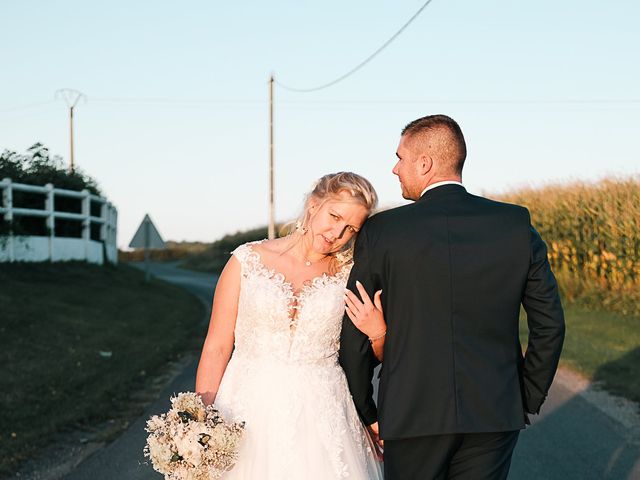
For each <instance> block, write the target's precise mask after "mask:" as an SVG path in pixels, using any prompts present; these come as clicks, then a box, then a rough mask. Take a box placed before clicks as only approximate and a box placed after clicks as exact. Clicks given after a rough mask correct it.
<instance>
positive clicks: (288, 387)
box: [215, 242, 382, 480]
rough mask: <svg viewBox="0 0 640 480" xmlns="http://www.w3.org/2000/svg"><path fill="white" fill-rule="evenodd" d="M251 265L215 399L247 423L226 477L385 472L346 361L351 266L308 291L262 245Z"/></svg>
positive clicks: (324, 479)
mask: <svg viewBox="0 0 640 480" xmlns="http://www.w3.org/2000/svg"><path fill="white" fill-rule="evenodd" d="M255 243H257V242H252V243H248V244H244V245H242V246H240V247H238V248H237V249H236V250H235V251H234V252H233V254H234V255H235V257H236V258H237V259H238V260H239V262H240V264H241V267H242V279H241V286H240V300H239V303H238V315H237V320H236V327H235V350H234V352H233V355H232V357H231V360H230V361H229V364H228V366H227V369H226V371H225V373H224V376H223V378H222V382H221V383H220V387H219V389H218V394H217V396H216V400H215V406H216V408H218V409H219V410H220V412H221V413H222V415H223V416H224V417H225V418H226V419H229V420H233V421H244V422H246V429H245V435H244V438H243V441H242V445H241V448H240V451H239V460H238V463H237V464H236V465H235V467H234V468H233V470H231V471H230V472H228V473H226V474H225V475H224V476H223V479H225V480H231V479H242V480H286V479H295V480H314V479H317V480H328V479H339V478H340V479H341V478H348V479H362V480H370V479H374V480H375V479H381V478H382V473H381V466H380V464H379V463H378V461H377V460H376V458H375V454H374V451H373V447H372V443H371V440H370V438H369V436H368V434H367V433H366V431H365V429H364V427H363V425H362V423H361V421H360V419H359V417H358V415H357V413H356V409H355V406H354V405H353V401H352V399H351V394H350V393H349V389H348V386H347V381H346V378H345V376H344V373H343V371H342V369H341V368H340V365H339V364H338V347H339V342H340V328H341V325H342V317H343V314H344V300H343V293H344V288H345V285H346V282H347V277H348V275H349V270H350V268H351V266H350V265H347V266H345V267H343V268H342V270H341V271H340V272H338V273H337V274H336V275H335V276H328V275H323V276H321V277H317V278H315V279H314V280H312V281H311V282H310V283H309V284H308V285H306V286H305V287H303V289H302V290H301V291H300V292H294V290H293V286H292V285H291V284H290V283H288V282H287V281H285V278H284V276H283V275H282V274H279V273H277V272H275V271H273V270H268V269H267V268H266V267H265V266H264V264H263V263H262V261H261V258H260V255H259V254H258V253H257V252H256V251H255V250H253V249H252V245H253V244H255Z"/></svg>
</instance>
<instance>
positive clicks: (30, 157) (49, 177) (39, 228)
mask: <svg viewBox="0 0 640 480" xmlns="http://www.w3.org/2000/svg"><path fill="white" fill-rule="evenodd" d="M4 178H10V179H11V181H12V182H15V183H25V184H29V185H41V186H42V185H46V184H47V183H51V184H53V185H54V186H55V187H56V188H63V189H67V190H75V191H81V190H85V189H86V190H88V191H89V192H91V193H92V194H94V195H99V196H100V195H101V193H100V188H99V187H98V184H97V183H96V181H95V180H94V179H93V178H91V177H89V176H88V175H86V174H84V173H83V172H82V171H81V170H78V169H76V170H75V171H73V172H70V171H68V170H67V168H66V167H65V166H64V164H63V161H62V157H60V156H58V155H54V156H51V155H50V154H49V149H48V148H47V147H45V146H44V145H42V144H41V143H35V144H34V145H32V146H31V147H30V148H28V149H27V152H26V154H18V153H16V152H13V151H10V150H4V151H3V152H2V153H1V154H0V180H2V179H4ZM44 200H45V199H44V195H42V194H40V193H31V192H21V191H14V193H13V206H14V207H18V208H29V209H44ZM94 203H95V202H93V203H92V206H91V209H92V213H93V215H95V216H98V215H99V213H98V212H99V206H98V205H97V204H95V205H94ZM55 205H56V210H58V211H66V212H80V211H81V201H80V200H79V199H76V198H69V197H62V196H56V198H55ZM94 210H95V212H94ZM80 231H81V225H80V223H79V222H78V221H76V220H62V219H59V220H57V221H56V235H57V236H68V237H78V236H80V233H79V232H80ZM9 232H12V233H13V234H14V235H48V233H49V232H48V229H47V226H46V222H45V219H44V218H40V217H18V218H14V220H13V222H12V223H11V225H9V223H8V222H7V221H5V220H4V218H2V219H0V235H3V234H4V235H6V234H8V233H9ZM95 236H96V235H93V237H95Z"/></svg>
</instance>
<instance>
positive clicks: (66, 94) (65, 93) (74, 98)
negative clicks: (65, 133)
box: [56, 88, 87, 173]
mask: <svg viewBox="0 0 640 480" xmlns="http://www.w3.org/2000/svg"><path fill="white" fill-rule="evenodd" d="M56 98H62V99H63V100H64V101H65V103H66V104H67V106H68V107H69V145H70V147H69V161H70V163H69V172H70V173H73V172H74V170H75V161H74V158H73V109H74V108H75V106H76V105H77V104H78V102H79V101H80V99H83V100H84V101H85V102H86V101H87V97H86V95H85V94H84V93H82V92H79V91H78V90H73V89H71V88H61V89H60V90H57V91H56Z"/></svg>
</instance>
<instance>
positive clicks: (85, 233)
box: [82, 188, 91, 261]
mask: <svg viewBox="0 0 640 480" xmlns="http://www.w3.org/2000/svg"><path fill="white" fill-rule="evenodd" d="M82 194H83V195H84V197H82V215H83V217H84V218H83V219H82V239H83V240H84V259H85V260H86V261H88V260H89V241H90V240H91V197H90V196H89V195H90V194H89V190H87V189H86V188H85V189H84V190H82Z"/></svg>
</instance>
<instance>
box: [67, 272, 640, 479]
mask: <svg viewBox="0 0 640 480" xmlns="http://www.w3.org/2000/svg"><path fill="white" fill-rule="evenodd" d="M151 272H152V274H154V275H157V276H158V277H161V278H163V279H165V280H167V281H169V282H172V283H175V284H178V285H180V286H182V287H184V288H186V289H187V290H189V291H190V292H192V293H194V294H195V295H196V296H198V298H200V299H201V300H202V301H203V302H205V303H206V304H207V305H210V303H211V299H212V296H213V288H214V285H215V280H216V278H215V276H212V275H208V274H202V273H196V272H190V271H186V270H181V269H178V268H176V267H175V266H173V265H167V264H152V265H151ZM196 366H197V361H195V360H194V361H193V362H192V363H191V364H190V365H188V366H187V367H186V368H185V369H184V371H183V372H182V373H180V374H179V375H178V376H177V377H176V378H175V379H174V380H173V381H172V382H171V383H170V385H168V386H167V387H166V388H165V390H164V391H163V392H162V393H161V394H160V396H159V399H158V400H157V401H156V402H155V403H153V404H152V405H151V406H150V407H149V408H148V410H147V411H146V412H145V414H144V415H143V416H142V417H141V418H140V419H138V420H137V421H136V422H134V423H133V424H132V425H131V426H130V427H129V429H128V430H127V431H125V432H124V433H123V434H122V435H121V436H120V437H119V438H118V439H116V440H115V441H114V442H112V443H111V444H109V445H107V446H106V447H104V448H103V449H101V450H99V451H97V452H96V453H94V454H93V455H92V456H90V457H88V458H87V459H86V460H85V461H83V462H82V463H80V464H79V465H78V466H77V468H75V469H74V470H73V471H72V472H71V473H70V474H68V475H67V476H66V477H64V478H65V479H67V480H87V479H90V480H114V479H126V480H143V479H145V480H146V479H148V480H152V479H161V478H162V476H161V475H159V474H157V473H155V472H154V471H153V469H152V468H151V466H149V465H147V464H146V463H145V459H144V457H143V455H142V449H143V447H144V445H145V438H146V433H145V432H144V425H145V421H146V419H147V418H148V417H149V416H150V415H153V414H158V413H161V412H164V411H166V410H167V409H168V408H169V397H170V395H171V394H172V393H177V392H181V391H187V390H193V388H194V382H195V372H196ZM283 454H286V452H283ZM509 478H510V479H511V480H590V479H594V480H595V479H616V480H617V479H620V480H622V479H640V436H639V435H638V430H637V429H634V428H630V426H629V425H625V424H624V423H621V422H619V421H617V420H614V419H613V418H612V417H611V416H610V415H608V414H606V413H604V412H603V411H602V410H601V409H600V408H597V407H596V406H594V405H593V403H592V402H588V401H587V400H586V399H585V398H584V397H583V396H582V395H580V394H578V393H576V392H575V391H572V389H571V387H568V386H567V384H566V382H561V381H557V382H555V383H554V385H553V387H552V388H551V392H550V395H549V398H548V399H547V401H546V403H545V405H544V407H543V410H542V412H541V415H539V416H538V417H537V418H534V419H533V424H532V425H531V426H530V427H529V428H527V429H526V430H525V431H523V432H522V433H521V435H520V439H519V441H518V445H517V447H516V450H515V453H514V458H513V463H512V468H511V474H510V475H509Z"/></svg>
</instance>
